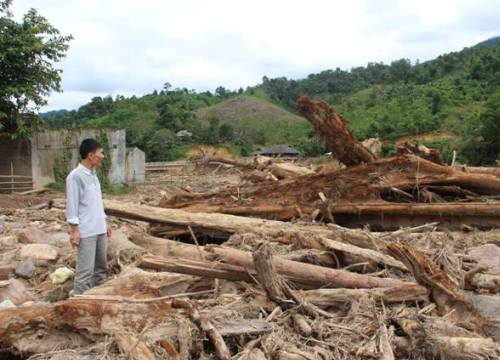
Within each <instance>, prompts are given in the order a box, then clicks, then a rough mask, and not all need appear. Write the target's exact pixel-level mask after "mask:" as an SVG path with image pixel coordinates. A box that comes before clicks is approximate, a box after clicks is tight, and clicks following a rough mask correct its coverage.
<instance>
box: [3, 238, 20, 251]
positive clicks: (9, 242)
mask: <svg viewBox="0 0 500 360" xmlns="http://www.w3.org/2000/svg"><path fill="white" fill-rule="evenodd" d="M16 244H17V238H16V236H15V235H4V236H0V248H2V249H5V248H9V247H14V246H16Z"/></svg>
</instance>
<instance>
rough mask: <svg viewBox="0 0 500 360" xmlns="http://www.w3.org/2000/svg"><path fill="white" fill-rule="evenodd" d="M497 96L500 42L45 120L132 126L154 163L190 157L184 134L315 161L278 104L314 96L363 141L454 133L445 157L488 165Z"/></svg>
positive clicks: (169, 94)
mask: <svg viewBox="0 0 500 360" xmlns="http://www.w3.org/2000/svg"><path fill="white" fill-rule="evenodd" d="M499 89H500V38H499V37H497V38H492V39H489V40H486V41H484V42H481V43H479V44H477V45H476V46H473V47H470V48H465V49H463V50H462V51H458V52H452V53H449V54H445V55H442V56H439V57H438V58H436V59H434V60H431V61H427V62H423V63H419V62H416V63H414V64H412V63H411V62H410V61H409V60H407V59H400V60H396V61H393V62H392V63H391V64H389V65H387V64H383V63H372V62H371V63H368V64H367V66H364V67H356V68H352V69H350V70H342V69H339V68H336V69H335V70H325V71H322V72H320V73H317V74H310V75H309V76H307V78H305V79H299V80H294V79H287V78H285V77H279V78H274V79H269V78H267V77H264V78H263V81H262V83H261V84H260V85H258V86H255V87H249V88H247V89H246V90H243V89H239V90H238V91H234V92H232V91H230V90H227V89H224V88H222V87H219V88H218V89H217V90H216V91H215V94H211V93H210V92H205V93H196V92H194V91H189V90H187V89H175V90H171V89H170V86H169V84H167V86H166V88H165V89H164V90H162V91H160V92H156V91H155V92H153V93H152V94H150V95H146V96H143V97H131V98H124V97H121V96H119V97H117V98H116V99H112V98H111V97H106V98H100V97H98V98H94V99H92V101H91V102H90V103H88V104H86V105H84V106H82V107H81V108H80V109H78V110H77V111H69V112H59V113H55V114H50V115H48V116H44V119H45V120H46V121H47V122H48V123H49V124H57V125H69V124H73V125H85V126H111V127H125V128H126V129H127V132H128V142H129V145H136V146H139V147H141V148H143V149H145V151H146V152H147V155H148V159H151V160H161V159H170V158H175V157H177V156H180V155H182V151H179V150H180V149H181V148H182V146H181V147H179V144H178V143H177V141H176V140H175V136H174V134H175V132H177V131H178V130H181V129H187V130H189V131H190V132H192V133H193V138H192V140H191V142H192V143H209V144H229V145H231V146H232V147H233V148H234V149H236V150H237V151H241V152H242V153H248V152H249V151H250V150H251V149H252V148H253V147H255V146H257V145H266V144H271V143H284V142H286V143H290V144H291V145H294V146H297V147H299V148H300V149H301V150H302V151H303V152H304V153H305V154H308V155H314V154H317V153H319V152H321V151H323V150H324V149H323V148H322V147H321V146H320V145H319V144H318V143H317V141H316V140H315V137H314V136H313V133H312V130H311V129H310V127H309V126H308V125H307V124H306V123H305V122H304V121H300V120H298V119H296V117H294V115H293V114H287V113H286V112H285V111H284V110H281V111H280V112H277V108H276V106H275V105H279V106H280V107H282V108H283V109H286V110H288V111H289V112H294V105H295V102H296V100H297V98H298V97H300V96H302V95H307V96H310V97H312V98H315V99H322V100H325V101H327V102H329V103H330V104H332V105H333V106H335V107H336V108H337V110H338V111H340V112H341V113H342V114H343V115H344V117H345V118H346V119H347V120H348V121H349V123H350V127H351V128H352V129H353V131H354V132H355V133H356V135H357V136H358V137H360V138H367V137H379V138H382V139H384V140H388V141H390V140H392V139H395V138H397V137H400V136H404V135H419V134H424V133H433V132H447V133H450V132H451V133H452V134H453V135H455V137H453V138H451V139H449V140H440V141H439V142H435V143H433V144H431V145H435V146H438V147H440V148H441V150H443V151H444V152H445V157H449V156H450V154H451V150H452V149H457V150H458V151H459V159H461V160H463V161H468V162H471V163H474V164H483V163H493V162H494V160H495V158H496V156H497V154H498V152H499V151H500V144H498V143H499V139H500V120H499V114H500V90H499ZM256 98H259V99H261V100H260V101H259V100H258V99H256ZM263 100H267V101H268V102H272V103H273V104H275V105H272V104H270V103H268V102H266V101H263ZM249 104H252V106H253V107H252V106H249ZM256 109H258V111H256ZM278 114H279V115H278ZM183 146H186V145H183ZM159 147H161V148H160V149H158V148H159Z"/></svg>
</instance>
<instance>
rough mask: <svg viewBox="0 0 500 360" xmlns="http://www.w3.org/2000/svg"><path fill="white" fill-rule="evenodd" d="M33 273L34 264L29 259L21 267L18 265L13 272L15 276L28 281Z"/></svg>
mask: <svg viewBox="0 0 500 360" xmlns="http://www.w3.org/2000/svg"><path fill="white" fill-rule="evenodd" d="M34 273H35V264H33V260H32V259H31V258H29V259H28V260H26V261H25V262H23V263H22V264H21V265H19V266H18V268H17V269H16V271H15V274H16V275H17V276H19V277H22V278H24V279H30V278H31V277H32V276H33V274H34Z"/></svg>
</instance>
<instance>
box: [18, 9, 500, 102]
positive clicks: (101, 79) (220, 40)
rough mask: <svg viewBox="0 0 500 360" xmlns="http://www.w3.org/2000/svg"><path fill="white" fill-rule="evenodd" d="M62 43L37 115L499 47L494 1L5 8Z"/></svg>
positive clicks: (498, 15) (499, 12)
mask: <svg viewBox="0 0 500 360" xmlns="http://www.w3.org/2000/svg"><path fill="white" fill-rule="evenodd" d="M31 7H33V8H35V9H37V10H38V11H39V13H40V14H42V15H43V16H45V17H46V18H47V19H48V20H49V22H50V23H51V24H52V25H54V26H55V27H56V28H58V29H59V30H60V31H61V32H62V33H63V34H71V35H73V37H74V40H73V41H71V43H70V48H69V51H68V55H67V57H66V58H65V59H64V60H63V61H62V62H61V63H59V64H57V67H58V68H61V69H62V70H63V75H62V79H63V81H62V85H63V90H64V93H54V94H52V95H51V96H50V98H49V105H48V106H47V107H45V108H44V109H42V111H47V110H53V109H61V108H66V109H75V108H78V107H79V106H81V105H83V104H85V103H86V102H88V101H89V100H90V99H91V98H92V97H94V96H105V95H112V96H115V95H117V94H120V95H126V96H129V95H132V94H135V95H143V94H147V93H151V92H152V91H153V90H154V89H158V90H159V89H161V88H162V86H163V84H164V83H165V82H167V81H168V82H169V83H171V84H172V85H173V87H179V88H183V87H186V88H188V89H195V90H197V91H205V90H210V91H214V90H215V88H216V87H217V86H220V85H222V86H224V87H226V88H230V89H238V88H239V87H243V88H245V87H246V86H252V85H255V84H257V83H259V82H260V81H261V79H262V77H263V76H264V75H266V76H268V77H277V76H286V77H288V78H302V77H305V76H307V75H308V74H310V73H313V72H319V71H321V70H326V69H335V68H336V67H340V68H342V69H349V68H351V67H353V66H360V65H366V63H367V62H370V61H372V62H374V61H377V62H378V61H382V62H384V63H390V62H391V61H392V60H396V59H400V58H408V59H410V60H412V62H414V61H415V60H417V59H419V60H420V61H425V60H429V59H432V58H434V57H436V56H438V55H440V54H443V53H447V52H450V51H458V50H461V49H462V48H464V47H466V46H472V45H474V44H476V43H477V42H480V41H482V40H485V39H487V38H490V37H493V36H498V35H500V1H498V0H429V1H428V0H419V1H415V0H409V1H403V0H394V1H393V0H386V1H383V0H359V1H358V0H350V1H337V0H329V1H328V0H325V1H321V0H308V1H304V0H301V1H295V0H287V1H278V0H265V1H264V0H252V1H248V0H247V1H239V0H222V1H219V0H210V1H203V0H177V1H171V0H142V1H138V0H136V1H132V0H99V1H97V0H14V4H13V12H14V15H15V17H16V18H19V17H20V16H21V15H22V14H24V13H25V12H26V11H27V10H28V9H29V8H31Z"/></svg>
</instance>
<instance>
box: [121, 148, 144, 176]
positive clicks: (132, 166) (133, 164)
mask: <svg viewBox="0 0 500 360" xmlns="http://www.w3.org/2000/svg"><path fill="white" fill-rule="evenodd" d="M145 177H146V155H145V154H144V151H142V150H141V149H139V148H136V147H135V148H128V149H127V156H126V162H125V179H126V182H136V183H143V182H144V179H145Z"/></svg>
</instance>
